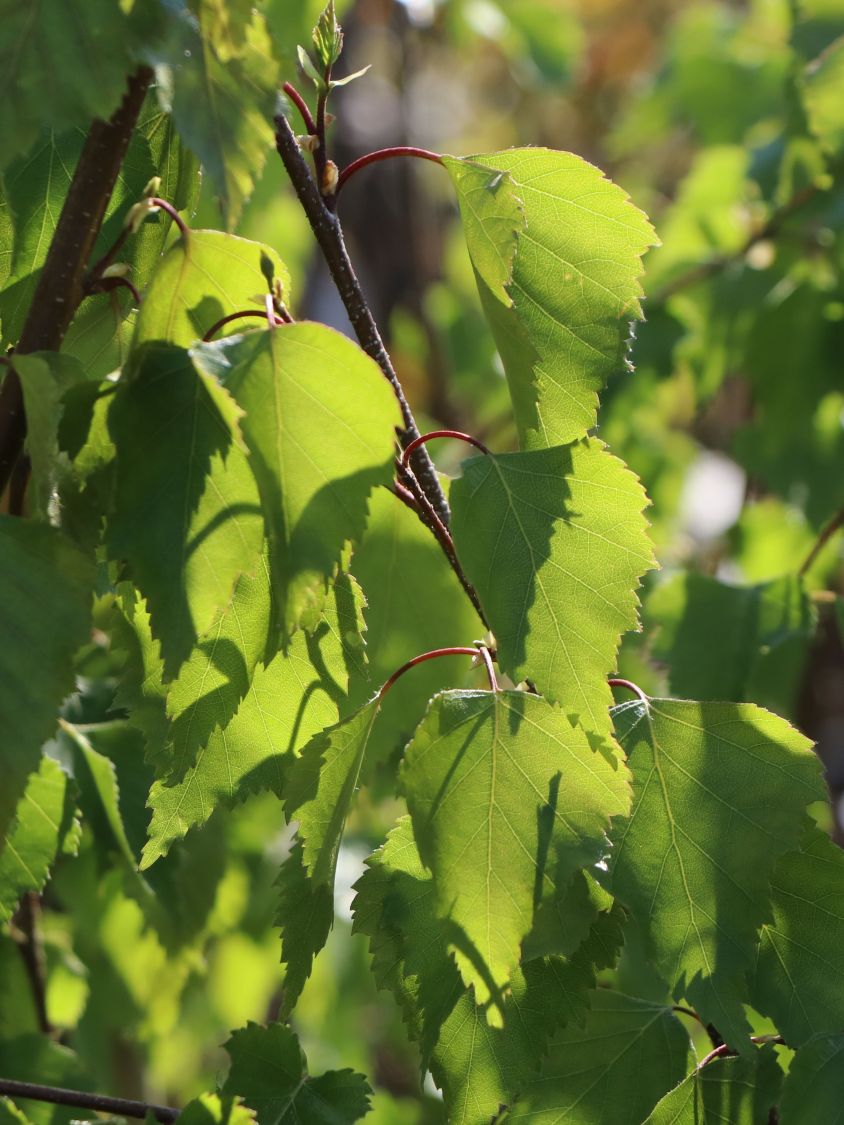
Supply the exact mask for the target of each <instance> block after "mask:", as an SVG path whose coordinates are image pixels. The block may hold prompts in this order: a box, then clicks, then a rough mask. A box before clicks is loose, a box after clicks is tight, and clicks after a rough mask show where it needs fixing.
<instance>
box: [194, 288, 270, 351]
mask: <svg viewBox="0 0 844 1125" xmlns="http://www.w3.org/2000/svg"><path fill="white" fill-rule="evenodd" d="M271 299H272V298H271ZM245 316H257V317H260V318H261V320H266V319H267V313H266V312H265V311H264V309H242V310H241V311H240V312H233V313H229V315H228V316H221V317H220V319H219V320H218V321H217V323H216V324H212V325H211V327H210V328H209V329H208V331H207V332H206V333H205V335H204V336H203V337H202V340H203V342H204V343H208V341H209V340H210V339H211V337H212V336H214V335H216V333H217V332H219V331H220V329H221V328H222V327H223V326H224V325H226V324H230V323H231V322H232V321H233V320H240V319H241V317H245ZM286 323H287V321H285V320H283V319H282V318H281V317H280V316H276V318H275V324H274V325H273V327H274V328H278V326H279V325H280V324H286Z"/></svg>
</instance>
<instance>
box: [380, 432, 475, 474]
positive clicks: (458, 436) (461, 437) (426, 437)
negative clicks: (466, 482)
mask: <svg viewBox="0 0 844 1125" xmlns="http://www.w3.org/2000/svg"><path fill="white" fill-rule="evenodd" d="M434 438H454V439H455V441H465V442H466V443H467V444H469V445H474V447H475V448H476V449H480V451H481V453H484V454H486V455H488V454H489V450H488V449H487V447H486V446H485V445H484V443H483V442H482V441H478V439H477V438H473V437H472V435H471V434H464V433H463V431H462V430H432V431H431V432H430V433H429V434H422V435H421V436H420V437H418V438H414V439H413V441H412V442H411V443H410V444H409V445H408V446H406V448H405V450H404V452H403V453H402V455H401V463H402V465H403V466H405V465H407V462H408V458H410V457H411V456H412V454H413V453H414V451H415V450H417V449H418V448H419V446H420V445H425V443H426V442H429V441H433V439H434Z"/></svg>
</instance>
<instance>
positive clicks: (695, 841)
mask: <svg viewBox="0 0 844 1125" xmlns="http://www.w3.org/2000/svg"><path fill="white" fill-rule="evenodd" d="M614 718H615V723H616V731H617V733H618V738H619V741H620V742H621V745H622V747H623V748H624V750H625V752H626V754H627V759H628V764H629V766H630V770H631V772H632V774H633V809H632V812H631V815H630V818H629V820H628V821H626V822H623V823H621V824H619V825H617V826H615V827H614V831H613V842H614V845H615V846H614V849H613V851H612V853H611V856H610V873H611V887H610V889H611V890H612V892H613V894H615V895H616V896H617V897H618V898H619V899H620V900H621V902H623V903H624V905H625V906H627V907H629V909H630V911H631V913H632V914H633V916H634V917H635V918H636V920H637V921H638V922H639V924H640V926H641V927H642V930H643V932H644V934H645V935H646V943H647V947H648V951H649V954H650V957H651V958H652V960H653V963H654V966H655V968H656V969H657V971H658V972H659V973H660V974H661V975H662V976H663V977H664V979H665V980H666V981H667V982H668V984H669V986H670V988H671V989H672V991H673V994H674V996H675V998H676V999H678V1000H679V999H681V998H683V997H685V998H686V999H687V1000H688V1001H689V1002H690V1003H691V1005H692V1006H693V1007H694V1008H695V1010H696V1011H698V1012H700V1014H701V1016H702V1017H703V1018H704V1020H705V1021H706V1022H707V1023H713V1024H714V1025H715V1027H717V1028H718V1031H719V1032H720V1034H721V1035H722V1036H723V1037H724V1039H726V1041H727V1042H728V1043H729V1044H730V1046H732V1047H733V1048H736V1049H744V1048H745V1047H747V1034H748V1031H747V1024H746V1020H745V1017H744V1014H743V1011H742V1007H741V1005H742V1003H743V1002H746V1001H747V1000H748V988H747V981H746V973H747V972H748V971H749V970H750V969H752V956H753V948H754V945H755V942H756V935H757V932H758V930H759V927H760V926H761V925H762V923H763V922H765V921H767V919H768V917H769V900H770V894H771V890H770V880H771V876H772V874H773V871H774V867H775V865H776V862H777V859H778V858H779V856H781V855H782V854H783V853H784V852H787V851H789V850H791V849H793V848H795V847H796V846H797V844H798V842H799V840H800V837H801V835H802V831H803V824H804V817H805V809H806V806H807V805H808V804H809V803H811V802H812V801H817V800H823V798H824V794H825V786H824V783H823V779H822V777H821V772H820V767H819V763H818V761H817V758H815V756H814V755H813V754H812V753H811V743H810V742H809V741H808V739H806V738H804V737H803V736H802V735H800V734H798V733H797V731H795V730H794V729H793V728H792V727H790V726H789V725H788V723H787V722H786V721H785V720H784V719H780V718H778V717H777V716H776V715H772V714H770V713H769V712H767V711H763V710H762V709H761V708H758V707H755V706H753V705H752V704H743V703H687V702H681V701H678V700H666V699H658V700H649V701H648V702H647V703H639V702H636V703H631V704H624V705H622V706H620V707H617V708H616V709H615V711H614Z"/></svg>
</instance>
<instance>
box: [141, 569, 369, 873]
mask: <svg viewBox="0 0 844 1125" xmlns="http://www.w3.org/2000/svg"><path fill="white" fill-rule="evenodd" d="M346 581H348V580H346ZM339 585H340V589H338V590H336V593H335V597H334V598H333V599H332V601H331V602H330V603H329V607H328V612H327V616H326V620H325V622H324V623H323V624H322V625H321V626H320V627H319V628H318V629H317V630H316V632H315V633H314V634H313V635H312V636H308V635H307V634H306V633H298V634H297V635H296V636H295V637H294V638H293V640H292V641H291V643H290V646H289V648H288V650H287V652H279V653H277V654H276V655H275V656H274V657H273V659H272V660H271V661H270V662H269V663H268V664H267V665H266V666H264V665H259V666H258V667H257V669H256V671H255V674H254V676H253V679H252V683H251V686H250V688H249V691H248V692H247V693H246V695H245V696H244V697H243V699H242V701H241V703H240V706H239V707H238V709H237V711H236V713H235V715H234V717H233V718H232V719H231V720H230V721H229V722H228V723H227V724H226V725H225V726H217V727H215V729H214V731H213V732H212V733H211V735H210V737H209V738H208V739H207V741H206V742H205V744H204V746H203V747H202V749H201V750H200V751H199V752H198V754H197V756H196V761H195V763H194V764H193V765H192V766H191V767H190V768H189V769H188V770H187V771H186V772H185V773H184V775H183V776H180V775H177V776H176V777H174V778H173V780H171V779H169V778H164V779H162V780H159V781H156V783H155V785H154V786H153V787H152V790H151V791H150V795H149V806H150V808H151V809H152V820H151V822H150V826H149V837H150V838H149V841H148V843H147V845H146V847H145V848H144V856H143V862H142V864H141V867H142V868H145V867H149V866H150V865H151V864H152V863H154V862H155V860H156V859H158V857H159V856H162V855H164V854H166V852H167V851H168V850H169V848H170V845H171V844H172V843H173V841H174V840H177V839H179V838H180V837H182V836H184V835H185V833H186V832H188V831H189V830H190V829H191V828H194V827H197V826H199V825H201V824H204V823H205V821H206V820H207V819H208V817H209V816H210V815H211V812H212V811H213V810H214V808H215V807H216V806H217V805H224V806H231V805H233V804H236V803H237V802H238V801H242V800H244V799H245V798H246V797H247V796H248V795H249V794H250V793H257V792H260V791H261V790H265V789H269V790H271V791H273V792H275V793H276V794H277V795H278V796H279V797H283V796H284V788H283V786H284V781H285V778H286V771H287V767H288V766H289V764H290V762H291V761H292V759H293V757H294V756H295V755H296V754H297V753H298V752H299V751H300V749H301V748H302V747H303V746H304V745H305V744H306V743H307V742H308V740H309V739H310V738H311V737H312V736H313V735H314V734H316V733H317V732H318V731H321V730H323V729H324V728H325V727H329V726H331V725H332V724H334V723H336V722H337V719H338V717H339V716H340V714H341V713H342V712H343V710H344V708H345V706H346V696H347V692H348V686H349V649H350V648H351V649H352V658H353V659H357V658H358V656H359V645H360V640H359V637H358V635H357V633H356V632H355V628H356V624H357V617H356V614H357V612H358V607H357V606H356V605H353V606H349V605H348V600H349V599H348V598H347V596H346V593H345V591H344V590H343V589H342V586H343V583H342V582H340V584H339ZM356 596H359V595H356Z"/></svg>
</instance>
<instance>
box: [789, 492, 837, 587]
mask: <svg viewBox="0 0 844 1125" xmlns="http://www.w3.org/2000/svg"><path fill="white" fill-rule="evenodd" d="M841 527H844V508H842V509H841V511H840V512H836V513H835V515H834V516H833V517H832V519H831V520H830V521H829V523H828V524H826V526H825V527H824V528H823V530H822V531H821V533H820V535H819V536H818V537H817V539H816V540H815V542H814V545H813V547H812V549H811V551H810V552H809V553H808V555H807V556H806V557H805V559H804V560H803V562H802V563H801V564H800V569H799V570H798V571H797V576H798V578H802V577H803V575H804V574H806V572H807V571H808V570H809V568H810V567H811V565H812V563H813V562H814V561H815V559H816V558H817V557H818V555H819V554H820V553H821V551H822V550H823V549H824V547H825V546H826V545H827V543H828V542H829V541H830V539H831V538H832V537H833V535H834V534H835V533H836V531H838V530H839V528H841Z"/></svg>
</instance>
